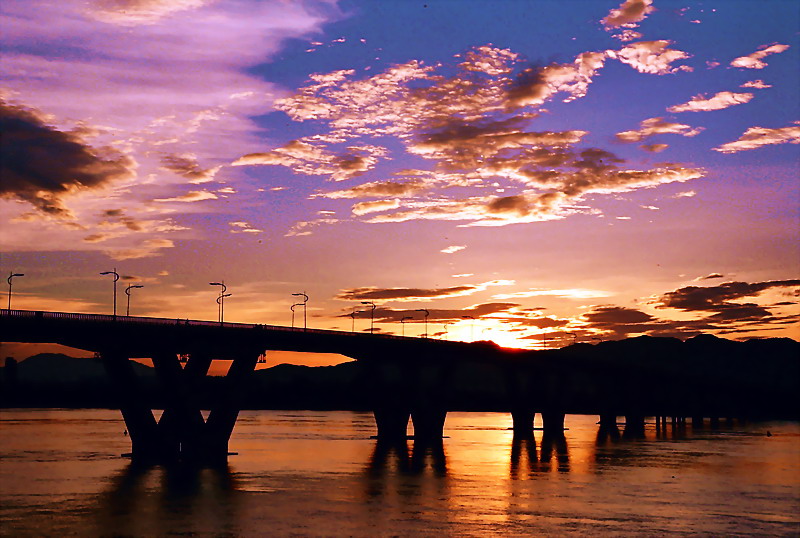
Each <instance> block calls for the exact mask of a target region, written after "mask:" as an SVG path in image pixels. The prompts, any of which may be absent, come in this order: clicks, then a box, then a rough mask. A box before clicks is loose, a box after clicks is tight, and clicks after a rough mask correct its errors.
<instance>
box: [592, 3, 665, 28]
mask: <svg viewBox="0 0 800 538" xmlns="http://www.w3.org/2000/svg"><path fill="white" fill-rule="evenodd" d="M652 4H653V0H625V1H624V2H623V3H622V4H620V6H619V7H618V8H616V9H612V10H611V11H610V12H609V13H608V15H606V17H605V18H604V19H603V20H601V21H600V22H602V23H603V26H605V29H606V30H614V29H617V28H620V27H624V28H635V27H637V26H638V25H639V23H640V22H642V21H643V20H644V19H645V17H647V15H649V14H650V13H652V12H653V11H655V8H654V7H653V5H652Z"/></svg>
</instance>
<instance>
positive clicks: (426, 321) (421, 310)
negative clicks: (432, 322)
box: [415, 308, 431, 338]
mask: <svg viewBox="0 0 800 538" xmlns="http://www.w3.org/2000/svg"><path fill="white" fill-rule="evenodd" d="M415 312H424V313H425V335H424V336H423V338H427V337H428V316H430V315H431V313H430V312H428V311H427V310H425V309H424V308H420V309H419V310H415Z"/></svg>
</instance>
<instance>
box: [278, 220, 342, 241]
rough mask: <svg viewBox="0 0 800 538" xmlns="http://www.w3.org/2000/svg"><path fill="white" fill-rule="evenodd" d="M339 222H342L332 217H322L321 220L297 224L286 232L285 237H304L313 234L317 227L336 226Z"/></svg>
mask: <svg viewBox="0 0 800 538" xmlns="http://www.w3.org/2000/svg"><path fill="white" fill-rule="evenodd" d="M337 222H340V221H339V219H334V218H330V217H322V218H319V219H313V220H306V221H300V222H296V223H295V224H294V226H292V227H291V229H290V230H289V231H288V232H286V234H285V236H286V237H299V236H304V235H311V234H312V233H313V229H314V228H316V227H317V226H321V225H323V224H336V223H337Z"/></svg>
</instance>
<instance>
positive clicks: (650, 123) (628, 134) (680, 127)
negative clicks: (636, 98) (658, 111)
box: [617, 118, 703, 142]
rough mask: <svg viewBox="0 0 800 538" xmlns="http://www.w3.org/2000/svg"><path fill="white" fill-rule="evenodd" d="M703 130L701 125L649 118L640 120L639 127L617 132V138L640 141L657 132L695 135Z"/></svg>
mask: <svg viewBox="0 0 800 538" xmlns="http://www.w3.org/2000/svg"><path fill="white" fill-rule="evenodd" d="M702 131H703V128H702V127H694V128H693V127H691V126H689V125H685V124H682V123H674V122H668V121H664V118H649V119H646V120H644V121H642V123H641V125H640V126H639V129H637V130H635V131H623V132H621V133H617V139H618V140H620V141H622V142H641V141H642V140H644V139H646V138H649V137H651V136H654V135H658V134H679V135H682V136H696V135H698V134H700V133H701V132H702Z"/></svg>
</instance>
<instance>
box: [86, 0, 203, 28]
mask: <svg viewBox="0 0 800 538" xmlns="http://www.w3.org/2000/svg"><path fill="white" fill-rule="evenodd" d="M211 1H213V0H95V2H93V3H92V4H91V5H90V8H89V13H90V14H91V15H92V16H94V17H95V18H97V19H98V20H101V21H104V22H109V23H112V24H119V25H121V26H135V25H139V24H153V23H155V22H157V21H159V20H160V19H162V18H165V17H168V16H170V15H172V14H174V13H177V12H180V11H183V10H187V9H195V8H199V7H201V6H203V5H205V4H209V3H211Z"/></svg>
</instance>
